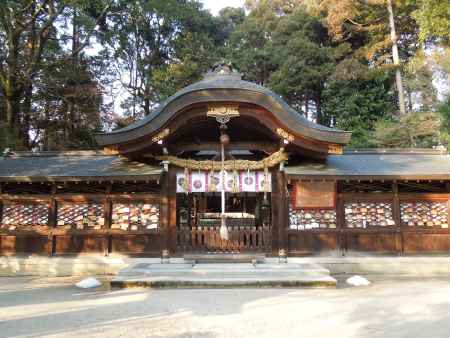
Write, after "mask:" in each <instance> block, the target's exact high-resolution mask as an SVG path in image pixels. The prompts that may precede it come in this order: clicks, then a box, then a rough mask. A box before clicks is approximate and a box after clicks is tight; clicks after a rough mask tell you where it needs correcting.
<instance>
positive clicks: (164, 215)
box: [159, 171, 169, 257]
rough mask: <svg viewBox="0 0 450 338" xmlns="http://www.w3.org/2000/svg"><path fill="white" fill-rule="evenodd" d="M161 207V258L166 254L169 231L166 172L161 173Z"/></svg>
mask: <svg viewBox="0 0 450 338" xmlns="http://www.w3.org/2000/svg"><path fill="white" fill-rule="evenodd" d="M160 184H161V205H160V220H159V224H160V227H161V230H160V231H161V257H163V254H164V253H165V252H167V251H168V250H169V249H168V246H167V243H168V237H169V236H168V231H169V173H168V172H167V171H163V172H161V179H160Z"/></svg>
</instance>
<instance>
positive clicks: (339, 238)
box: [287, 184, 450, 256]
mask: <svg viewBox="0 0 450 338" xmlns="http://www.w3.org/2000/svg"><path fill="white" fill-rule="evenodd" d="M352 201H366V202H371V201H372V202H379V201H387V202H389V203H391V205H392V209H393V218H394V221H395V225H394V226H389V227H370V228H363V229H361V228H348V227H346V225H345V211H344V204H345V203H346V202H352ZM403 201H424V202H426V201H430V202H431V201H434V202H443V203H446V204H447V210H450V193H448V192H442V193H415V192H414V193H401V192H399V190H398V186H397V184H394V186H393V189H392V192H384V193H383V192H382V193H370V192H352V193H338V195H337V205H336V220H337V222H336V223H337V224H336V225H337V226H336V228H335V229H309V230H290V229H288V230H287V238H288V240H287V242H288V254H289V255H290V256H306V255H316V254H324V253H331V254H336V255H349V254H352V253H366V254H388V255H414V254H449V253H450V229H448V228H436V227H426V226H424V227H411V226H408V225H407V224H403V223H402V220H401V215H400V203H401V202H403ZM448 215H449V216H448V218H449V219H448V221H447V224H449V225H450V212H449V213H448Z"/></svg>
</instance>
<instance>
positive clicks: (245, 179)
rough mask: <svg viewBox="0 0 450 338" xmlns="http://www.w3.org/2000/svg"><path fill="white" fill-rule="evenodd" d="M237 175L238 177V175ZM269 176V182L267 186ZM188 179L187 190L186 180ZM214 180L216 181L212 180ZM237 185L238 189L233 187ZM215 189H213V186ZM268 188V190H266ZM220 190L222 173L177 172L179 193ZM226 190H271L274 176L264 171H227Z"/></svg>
mask: <svg viewBox="0 0 450 338" xmlns="http://www.w3.org/2000/svg"><path fill="white" fill-rule="evenodd" d="M236 176H237V177H236ZM266 178H267V181H268V184H267V186H265V180H266ZM186 180H187V181H188V185H187V186H188V190H187V191H186V190H185V188H184V186H185V183H184V182H185V181H186ZM212 180H214V182H212ZM234 186H235V188H236V189H233V187H234ZM213 187H214V188H215V189H212V188H213ZM265 188H267V190H265ZM212 191H215V192H220V191H222V173H221V172H219V171H216V172H214V176H212V177H211V175H210V172H205V171H192V172H190V173H189V175H188V177H186V175H185V173H184V172H178V173H177V193H183V192H184V193H186V192H212ZM225 191H226V192H236V191H237V192H264V191H266V192H271V191H272V176H271V174H270V173H267V177H266V174H265V173H264V171H240V172H238V173H237V175H235V174H234V173H233V172H228V171H225Z"/></svg>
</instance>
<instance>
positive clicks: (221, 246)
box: [177, 226, 271, 253]
mask: <svg viewBox="0 0 450 338" xmlns="http://www.w3.org/2000/svg"><path fill="white" fill-rule="evenodd" d="M227 228H228V240H224V239H221V238H220V227H219V226H208V227H192V228H186V229H182V230H179V231H178V238H177V244H178V248H179V250H181V251H182V252H205V253H206V252H210V253H214V252H227V253H228V252H229V253H239V252H246V251H252V252H266V251H270V248H271V234H270V227H249V226H228V227H227Z"/></svg>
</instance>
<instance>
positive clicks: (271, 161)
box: [155, 148, 288, 171]
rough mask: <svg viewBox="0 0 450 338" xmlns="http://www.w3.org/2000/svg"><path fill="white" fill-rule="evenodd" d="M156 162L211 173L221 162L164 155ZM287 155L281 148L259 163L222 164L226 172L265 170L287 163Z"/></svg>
mask: <svg viewBox="0 0 450 338" xmlns="http://www.w3.org/2000/svg"><path fill="white" fill-rule="evenodd" d="M155 159H156V160H158V161H169V162H170V164H173V165H175V166H177V167H180V168H185V169H189V170H203V171H211V170H213V169H214V168H220V167H221V165H222V164H221V162H218V161H197V160H192V159H184V158H179V157H176V156H170V155H164V156H156V157H155ZM287 160H288V155H287V154H286V153H285V151H284V149H283V148H281V149H280V150H278V151H277V152H275V153H273V154H271V155H269V156H268V157H266V158H264V159H262V160H261V161H249V160H228V161H225V162H224V169H225V170H226V171H233V170H237V171H244V170H252V171H255V170H261V169H265V168H272V167H274V166H276V165H278V164H280V162H283V161H287Z"/></svg>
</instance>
